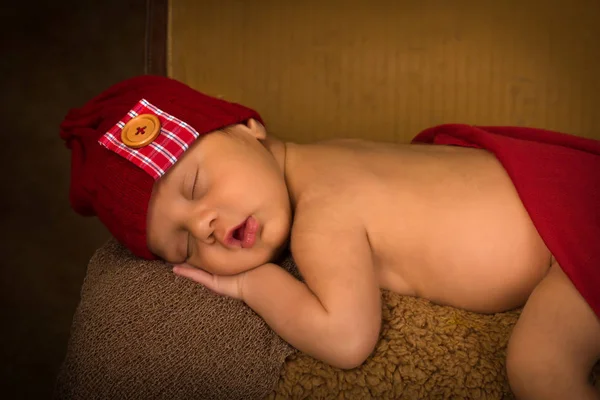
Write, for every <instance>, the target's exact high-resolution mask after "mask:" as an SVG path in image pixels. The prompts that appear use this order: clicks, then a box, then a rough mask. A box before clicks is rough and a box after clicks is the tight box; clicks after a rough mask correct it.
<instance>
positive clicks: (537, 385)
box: [506, 262, 600, 400]
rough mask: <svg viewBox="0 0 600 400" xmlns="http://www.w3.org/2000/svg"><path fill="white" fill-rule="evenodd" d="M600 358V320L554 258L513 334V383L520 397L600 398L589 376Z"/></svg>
mask: <svg viewBox="0 0 600 400" xmlns="http://www.w3.org/2000/svg"><path fill="white" fill-rule="evenodd" d="M598 267H599V268H600V265H599V266H598ZM599 358H600V320H599V319H598V317H597V316H596V315H595V314H594V312H593V311H592V309H591V308H590V307H589V306H588V304H587V303H586V302H585V301H584V299H583V298H582V297H581V295H580V294H579V292H578V291H577V290H576V289H575V287H574V286H573V284H572V283H571V281H570V280H569V278H568V277H567V276H566V275H565V273H564V272H563V271H562V269H561V268H560V266H559V265H558V264H557V263H556V262H553V264H552V267H551V268H550V271H549V272H548V275H546V277H545V278H544V279H543V280H542V281H541V282H540V283H539V284H538V285H537V286H536V288H535V290H534V291H533V293H532V294H531V296H530V297H529V300H528V301H527V304H526V305H525V308H524V309H523V313H522V314H521V317H520V318H519V321H518V322H517V325H516V326H515V329H514V331H513V333H512V336H511V338H510V341H509V344H508V354H507V359H506V368H507V373H508V380H509V383H510V386H511V388H512V390H513V392H514V394H515V395H516V396H517V398H518V399H520V400H526V399H544V400H550V399H581V400H583V399H600V393H598V392H597V391H596V390H595V389H594V388H593V386H592V385H591V383H590V381H589V379H590V378H589V377H590V373H591V370H592V367H593V366H594V364H595V363H596V361H597V360H598V359H599Z"/></svg>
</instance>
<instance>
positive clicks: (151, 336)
mask: <svg viewBox="0 0 600 400" xmlns="http://www.w3.org/2000/svg"><path fill="white" fill-rule="evenodd" d="M283 266H284V267H285V268H286V269H288V270H290V271H291V272H295V266H294V264H293V261H292V260H291V258H287V259H286V260H284V261H283ZM518 316H519V310H515V311H511V312H507V313H502V314H495V315H479V314H474V313H469V312H466V311H462V310H457V309H454V308H450V307H443V306H436V305H433V304H431V303H430V302H428V301H425V300H421V299H415V298H410V297H405V296H400V295H397V294H393V293H390V292H387V291H384V292H383V323H382V332H381V338H380V340H379V343H378V345H377V348H376V350H375V352H374V353H373V355H372V356H371V357H370V358H369V359H368V360H367V361H366V363H365V364H363V365H362V366H361V367H360V368H356V369H354V370H350V371H341V370H338V369H335V368H331V367H329V366H328V365H325V364H324V363H321V362H319V361H316V360H314V359H312V358H311V357H309V356H307V355H305V354H302V353H298V352H295V351H294V350H293V349H292V348H291V347H289V346H288V345H287V344H285V343H284V342H283V341H282V340H281V339H280V338H279V337H278V336H277V335H275V334H274V332H273V331H271V330H270V329H269V327H268V326H267V325H266V324H265V323H264V322H263V321H262V319H261V318H260V317H259V316H258V315H257V314H255V313H254V312H252V310H250V309H249V308H248V307H247V306H245V305H244V304H242V303H240V302H237V301H234V300H231V299H227V298H223V297H219V296H216V295H214V294H212V293H210V292H208V291H207V290H206V289H204V288H203V287H201V286H199V285H196V284H194V283H192V282H188V281H185V280H183V279H180V278H175V277H174V276H173V274H172V273H171V272H170V270H169V269H168V268H167V267H166V266H165V265H164V264H163V263H161V262H148V261H143V260H139V259H136V258H133V257H132V256H131V255H130V254H129V253H128V252H127V251H126V250H124V249H123V248H122V247H121V246H120V245H118V244H116V243H115V242H114V241H110V242H109V243H107V244H106V245H105V246H104V247H103V248H101V249H100V250H99V251H98V252H97V253H96V255H95V256H94V257H93V259H92V260H91V262H90V265H89V267H88V274H87V277H86V280H85V282H84V285H83V289H82V293H81V302H80V305H79V307H78V309H77V312H76V314H75V317H74V321H73V327H72V332H71V339H70V342H69V348H68V351H67V355H66V358H65V362H64V364H63V368H62V370H61V373H60V375H59V377H58V380H57V385H56V390H55V398H58V399H140V400H141V399H144V400H150V399H261V398H264V397H266V398H268V399H270V400H275V399H277V400H280V399H325V398H327V399H368V398H381V399H407V400H413V399H504V398H509V399H510V398H513V397H512V394H511V392H510V389H509V387H508V383H507V381H506V376H505V372H504V357H505V348H506V344H507V342H508V338H509V335H510V331H511V328H512V326H513V325H514V323H515V322H516V320H517V318H518ZM286 357H287V361H286ZM596 372H600V368H597V369H596ZM596 375H597V374H596ZM595 383H596V385H599V384H600V381H599V379H598V377H597V376H596V377H595Z"/></svg>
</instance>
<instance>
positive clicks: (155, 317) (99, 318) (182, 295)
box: [54, 240, 294, 400]
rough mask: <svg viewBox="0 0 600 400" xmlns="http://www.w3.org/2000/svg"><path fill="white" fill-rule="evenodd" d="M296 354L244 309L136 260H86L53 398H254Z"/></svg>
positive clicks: (118, 254)
mask: <svg viewBox="0 0 600 400" xmlns="http://www.w3.org/2000/svg"><path fill="white" fill-rule="evenodd" d="M293 351H294V350H293V349H292V348H291V347H290V346H289V345H287V344H286V343H285V342H284V341H283V340H281V339H280V338H279V337H278V336H277V335H276V334H275V333H274V332H273V331H272V330H271V329H270V328H269V327H268V325H266V324H265V323H264V321H263V320H262V319H261V318H260V317H259V316H258V315H257V314H255V313H254V312H253V311H252V310H251V309H250V308H249V307H247V306H246V305H245V304H243V303H242V302H239V301H236V300H232V299H229V298H225V297H221V296H217V295H215V294H213V293H211V292H209V291H208V290H207V289H205V288H204V287H202V286H200V285H198V284H195V283H193V282H190V281H186V280H185V279H183V278H178V277H175V275H173V273H172V272H171V270H170V269H169V268H168V267H167V266H166V265H165V264H164V263H162V262H152V261H144V260H140V259H138V258H134V257H133V256H132V255H131V254H130V253H129V252H128V251H127V250H125V249H124V248H123V247H122V246H120V245H119V244H117V243H116V242H115V241H113V240H111V241H109V242H108V243H107V244H106V245H105V246H103V247H102V248H101V249H100V250H98V251H97V252H96V254H95V255H94V257H93V258H92V260H91V261H90V263H89V266H88V271H87V276H86V278H85V282H84V284H83V288H82V292H81V301H80V304H79V306H78V308H77V311H76V313H75V316H74V319H73V325H72V328H71V337H70V340H69V346H68V350H67V354H66V357H65V361H64V363H63V366H62V369H61V372H60V374H59V376H58V379H57V383H56V388H55V396H54V397H55V398H57V399H65V400H66V399H69V400H73V399H85V400H89V399H103V400H104V399H140V400H141V399H144V400H150V399H168V400H175V399H244V400H246V399H260V398H262V397H264V396H266V395H267V394H268V393H269V392H270V391H271V390H272V388H273V385H274V384H275V383H276V381H277V378H278V376H279V372H280V369H281V366H282V365H283V363H284V360H285V358H286V356H288V355H289V354H291V353H292V352H293Z"/></svg>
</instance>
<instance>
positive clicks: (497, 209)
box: [297, 140, 551, 312]
mask: <svg viewBox="0 0 600 400" xmlns="http://www.w3.org/2000/svg"><path fill="white" fill-rule="evenodd" d="M297 150H298V151H300V152H303V153H304V154H303V157H302V158H303V159H309V160H310V162H309V163H308V165H306V166H305V168H304V172H303V173H304V174H305V179H307V180H310V182H311V186H312V189H311V190H312V191H313V192H315V191H316V192H321V194H322V195H323V197H328V198H332V197H333V198H334V200H335V201H339V202H340V204H347V203H348V202H349V201H351V202H352V203H353V204H355V208H356V210H355V211H356V213H358V214H359V216H360V218H361V219H362V220H363V221H364V225H365V230H366V232H367V236H368V241H369V245H370V248H371V251H372V259H373V266H372V268H375V270H376V273H377V276H378V277H379V284H380V286H381V287H382V288H384V289H388V290H391V291H394V292H397V293H400V294H406V295H413V296H418V297H423V298H426V299H429V300H432V301H434V302H436V303H438V304H445V305H451V306H455V307H460V308H464V309H468V310H472V311H477V312H498V311H503V310H507V309H511V308H514V307H517V306H520V305H522V304H524V303H525V301H526V300H527V297H528V296H529V294H530V293H531V291H532V290H533V288H534V287H535V285H536V284H537V283H538V282H539V281H540V280H541V279H542V277H543V276H544V275H545V274H546V272H547V271H548V268H549V266H550V259H551V254H550V252H549V251H548V249H547V247H546V246H545V244H544V242H543V241H542V239H541V238H540V237H539V235H538V233H537V231H536V229H535V227H534V226H533V224H532V222H531V220H530V218H529V216H528V214H527V212H526V210H525V208H524V207H523V205H522V203H521V201H520V199H519V197H518V195H517V192H516V190H515V188H514V186H513V184H512V182H511V180H510V179H509V177H508V175H507V173H506V172H505V170H504V169H503V168H502V166H501V164H500V163H499V162H498V160H497V159H496V158H495V157H494V156H493V155H492V154H491V153H489V152H487V151H484V150H477V149H469V148H461V147H451V146H429V145H392V144H382V143H371V142H364V141H359V140H341V141H330V142H326V143H321V144H318V145H311V146H300V147H299V148H298V149H297ZM324 256H327V255H324Z"/></svg>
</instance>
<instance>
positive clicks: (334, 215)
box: [290, 200, 367, 256]
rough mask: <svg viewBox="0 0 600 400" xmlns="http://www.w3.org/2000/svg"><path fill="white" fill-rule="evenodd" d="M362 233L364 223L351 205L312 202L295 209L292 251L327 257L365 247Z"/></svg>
mask: <svg viewBox="0 0 600 400" xmlns="http://www.w3.org/2000/svg"><path fill="white" fill-rule="evenodd" d="M365 232H366V229H365V226H364V223H363V220H362V219H361V218H360V217H359V215H358V213H356V212H354V211H353V209H352V207H351V205H348V204H345V205H338V204H336V202H328V201H327V200H323V201H315V202H311V203H310V204H304V205H303V206H302V207H298V209H297V210H296V212H295V214H294V221H293V224H292V230H291V238H290V240H291V242H290V245H291V250H292V253H294V252H305V251H306V252H311V253H315V252H317V253H319V254H320V255H322V256H327V255H328V254H331V253H332V252H338V251H346V250H348V249H352V248H353V247H356V246H360V245H361V244H364V243H367V239H366V234H365ZM344 249H345V250H344ZM321 253H322V254H321Z"/></svg>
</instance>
